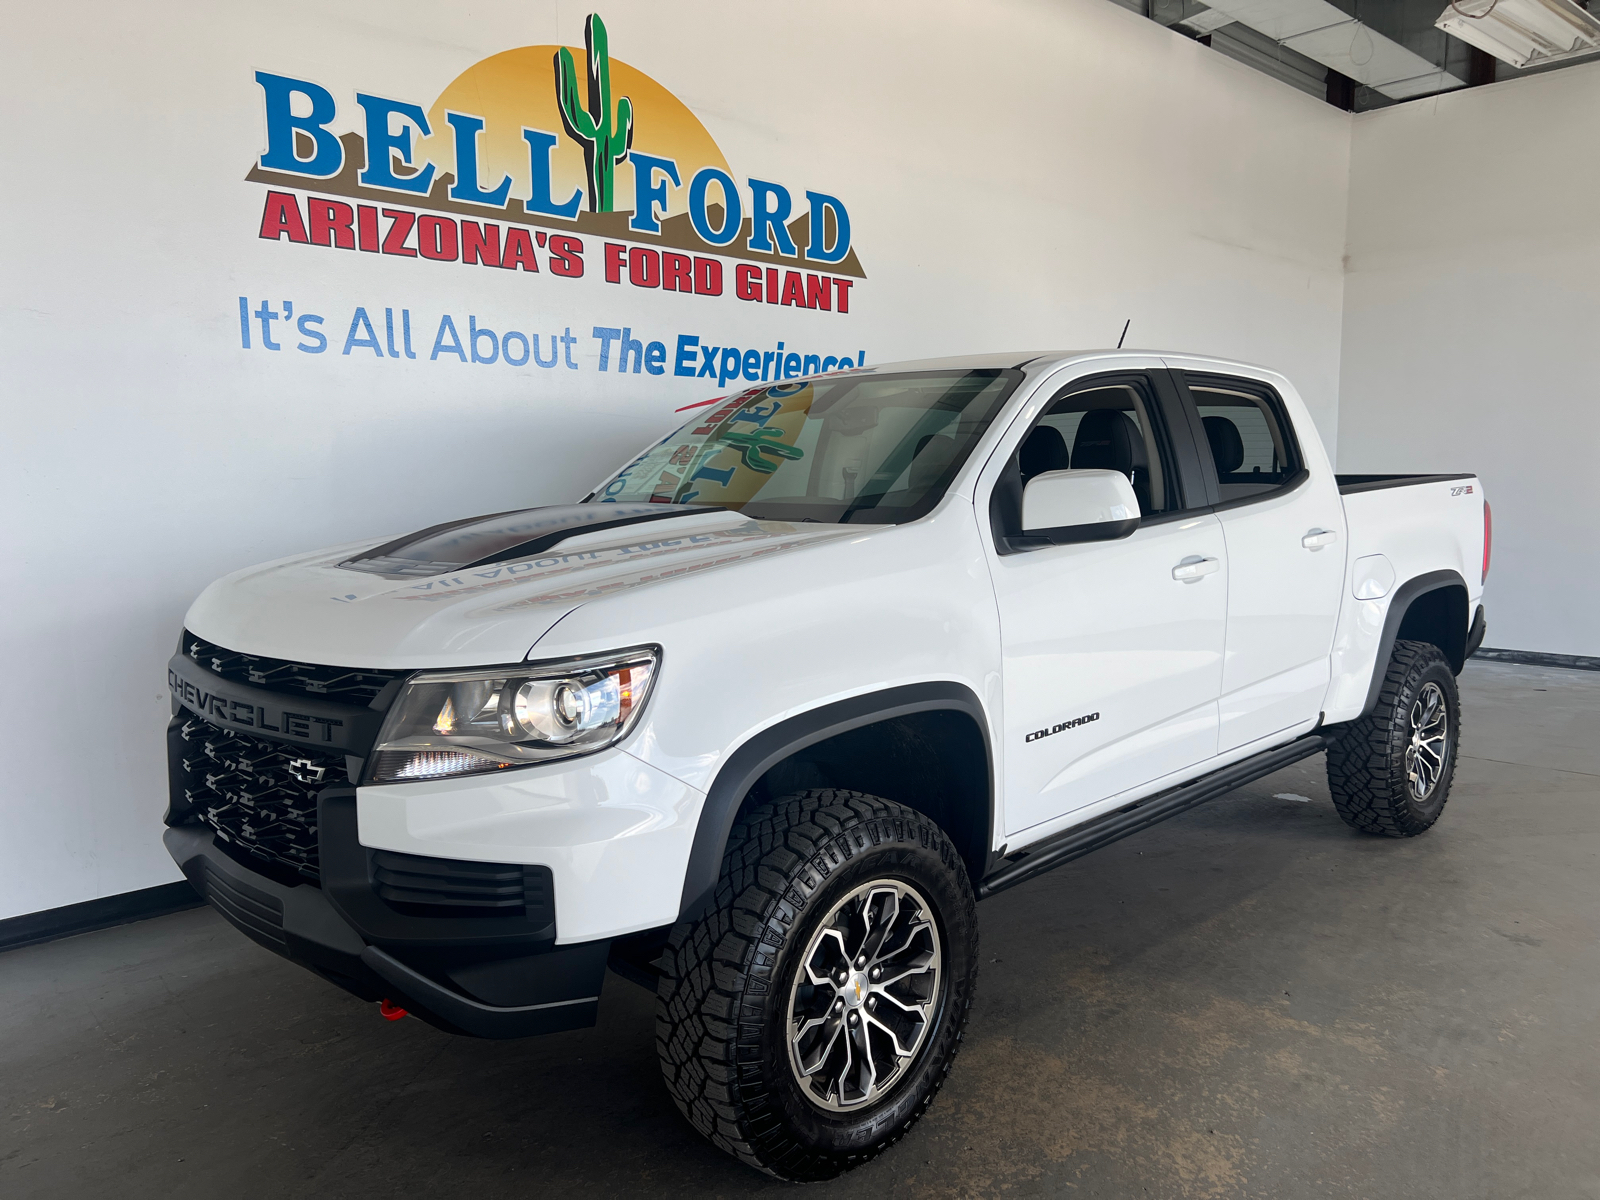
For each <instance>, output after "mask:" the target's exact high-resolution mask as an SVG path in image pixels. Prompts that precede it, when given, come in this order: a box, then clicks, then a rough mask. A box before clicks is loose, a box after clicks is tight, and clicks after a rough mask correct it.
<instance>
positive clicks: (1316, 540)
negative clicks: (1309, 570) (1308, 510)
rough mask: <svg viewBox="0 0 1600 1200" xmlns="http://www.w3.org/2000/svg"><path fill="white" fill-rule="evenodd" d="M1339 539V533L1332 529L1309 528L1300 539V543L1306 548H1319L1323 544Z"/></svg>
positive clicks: (1329, 544)
mask: <svg viewBox="0 0 1600 1200" xmlns="http://www.w3.org/2000/svg"><path fill="white" fill-rule="evenodd" d="M1338 540H1339V535H1338V534H1337V533H1336V532H1334V531H1333V530H1332V529H1311V530H1308V531H1307V532H1306V535H1305V537H1303V538H1301V539H1300V544H1301V545H1302V546H1304V547H1305V548H1306V549H1307V550H1321V549H1322V548H1323V547H1324V546H1331V545H1333V544H1334V543H1335V542H1337V541H1338Z"/></svg>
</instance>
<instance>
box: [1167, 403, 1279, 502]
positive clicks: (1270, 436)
mask: <svg viewBox="0 0 1600 1200" xmlns="http://www.w3.org/2000/svg"><path fill="white" fill-rule="evenodd" d="M1188 383H1189V392H1190V394H1191V395H1192V396H1193V397H1194V403H1195V407H1196V409H1197V410H1198V411H1199V413H1200V423H1201V425H1202V426H1203V428H1204V430H1205V437H1204V439H1203V441H1202V444H1201V452H1202V453H1209V454H1210V457H1211V461H1212V463H1213V464H1214V465H1215V466H1216V471H1217V502H1218V503H1219V504H1227V503H1230V502H1232V501H1237V500H1247V499H1249V498H1251V497H1253V496H1260V495H1265V494H1266V493H1267V492H1270V491H1273V490H1275V489H1276V488H1280V487H1282V486H1283V485H1284V484H1285V483H1287V482H1289V480H1290V479H1291V478H1292V477H1293V476H1295V475H1296V474H1298V473H1299V471H1300V459H1299V453H1298V449H1297V447H1296V446H1295V444H1294V441H1293V438H1292V437H1291V436H1290V435H1289V434H1288V425H1287V422H1286V421H1285V420H1284V417H1283V414H1282V409H1281V405H1280V404H1279V403H1278V400H1277V396H1276V395H1275V394H1273V393H1272V392H1271V390H1270V389H1267V388H1264V387H1261V386H1260V385H1256V384H1252V383H1249V382H1247V381H1244V380H1240V381H1239V383H1238V385H1237V386H1230V385H1229V382H1228V381H1214V380H1210V379H1207V380H1204V381H1202V380H1200V379H1196V378H1194V377H1192V376H1191V377H1190V378H1189V380H1188Z"/></svg>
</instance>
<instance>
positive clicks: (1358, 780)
mask: <svg viewBox="0 0 1600 1200" xmlns="http://www.w3.org/2000/svg"><path fill="white" fill-rule="evenodd" d="M1460 735H1461V699H1460V696H1459V694H1458V692H1457V690H1456V676H1455V672H1454V671H1453V670H1452V669H1451V666H1450V661H1449V660H1448V659H1446V658H1445V656H1444V652H1443V651H1442V650H1440V649H1439V647H1437V646H1435V645H1433V644H1432V643H1431V642H1418V641H1411V640H1404V641H1397V642H1396V643H1395V646H1394V652H1393V654H1392V655H1391V656H1390V658H1389V663H1388V667H1387V668H1386V669H1385V671H1384V676H1383V682H1382V685H1381V686H1380V688H1379V691H1378V701H1377V703H1376V704H1375V705H1374V706H1373V708H1372V711H1371V712H1369V713H1367V715H1366V716H1364V717H1362V718H1360V719H1359V720H1356V721H1352V722H1350V724H1349V725H1347V726H1345V728H1344V730H1343V732H1342V733H1341V734H1340V736H1339V738H1338V740H1337V741H1335V742H1334V744H1333V745H1331V746H1329V747H1328V790H1329V791H1330V792H1331V793H1332V794H1333V804H1334V807H1335V808H1337V809H1338V810H1339V815H1340V816H1341V817H1342V818H1344V821H1345V824H1347V825H1349V826H1351V827H1352V828H1355V829H1359V830H1361V831H1362V832H1363V833H1375V834H1381V835H1383V836H1385V837H1415V836H1416V835H1417V834H1419V833H1424V832H1426V831H1427V830H1428V829H1430V828H1432V826H1433V823H1434V822H1435V821H1437V820H1438V819H1439V814H1440V813H1441V812H1442V811H1443V810H1444V804H1445V801H1446V800H1447V799H1449V797H1450V783H1451V781H1452V779H1453V778H1454V775H1455V767H1456V747H1457V745H1458V743H1459V741H1460Z"/></svg>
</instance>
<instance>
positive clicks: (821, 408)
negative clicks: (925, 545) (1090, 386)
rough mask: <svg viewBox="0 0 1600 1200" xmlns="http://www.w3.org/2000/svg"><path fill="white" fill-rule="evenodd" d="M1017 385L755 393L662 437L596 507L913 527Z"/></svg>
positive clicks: (804, 385) (863, 379) (953, 374)
mask: <svg viewBox="0 0 1600 1200" xmlns="http://www.w3.org/2000/svg"><path fill="white" fill-rule="evenodd" d="M1021 378H1022V373H1021V372H1020V371H1015V370H984V371H917V372H907V373H905V374H896V375H861V376H856V377H854V378H852V377H850V376H841V377H839V378H837V379H817V380H806V381H801V382H797V383H789V384H778V385H775V386H772V387H759V388H752V389H751V390H750V391H747V392H741V393H740V394H739V395H737V396H732V397H729V398H728V399H727V400H724V401H718V402H715V403H714V404H713V405H712V406H709V407H708V408H707V409H706V410H705V411H704V412H703V413H701V414H700V415H699V416H697V417H694V418H692V419H691V420H690V421H688V422H687V423H686V424H684V425H683V426H682V427H681V428H679V429H678V430H676V431H675V432H673V433H671V434H669V435H668V436H667V437H665V438H663V439H662V440H661V441H660V442H659V443H657V444H656V445H655V446H652V447H651V448H650V449H649V450H647V451H645V452H644V453H643V454H641V455H640V456H639V457H638V458H637V459H635V460H634V461H633V462H631V463H629V464H628V465H627V466H626V467H624V468H623V469H622V470H621V471H619V472H617V474H616V475H615V476H613V477H612V478H611V479H610V480H609V481H608V482H607V483H606V484H604V485H603V486H601V487H600V488H599V489H598V490H597V491H596V492H595V493H594V495H593V496H592V497H591V501H592V502H596V503H608V502H627V503H653V504H705V505H717V506H721V507H723V508H730V509H735V510H737V511H739V512H742V513H744V514H745V515H746V516H749V517H756V518H764V519H773V520H787V521H823V522H828V523H841V524H842V523H845V522H856V523H861V524H894V523H898V522H901V521H910V520H915V519H916V518H917V517H920V516H922V515H924V514H925V513H927V512H928V511H929V510H931V509H932V508H933V506H934V505H935V504H937V503H938V502H939V498H940V497H941V496H943V495H944V492H945V489H946V488H947V487H949V486H950V481H951V480H952V479H954V478H955V474H956V471H957V470H959V469H960V467H961V464H962V463H963V462H965V461H966V458H967V455H968V454H970V453H971V452H972V447H973V446H974V445H975V444H976V443H977V440H978V438H979V437H981V436H982V435H983V432H984V430H986V429H987V428H988V427H989V422H990V421H992V420H993V419H994V416H995V414H996V413H997V412H998V411H999V410H1000V406H1001V404H1002V403H1003V402H1004V400H1005V398H1006V397H1007V396H1008V395H1010V394H1011V391H1012V390H1013V389H1014V388H1015V387H1016V386H1017V383H1018V382H1019V381H1020V380H1021Z"/></svg>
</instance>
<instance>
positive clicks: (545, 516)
mask: <svg viewBox="0 0 1600 1200" xmlns="http://www.w3.org/2000/svg"><path fill="white" fill-rule="evenodd" d="M721 511H726V510H725V509H723V508H722V507H721V506H720V505H717V506H713V505H706V504H607V503H598V504H556V505H550V506H548V507H545V508H520V509H514V510H512V511H511V512H502V513H492V514H490V515H489V516H486V517H468V518H466V519H465V520H462V521H448V522H446V523H445V524H443V525H433V526H430V527H429V528H427V529H420V530H418V531H417V532H416V533H408V534H407V535H406V536H405V537H401V538H396V539H395V540H394V541H392V542H385V543H384V544H383V545H381V546H374V547H373V548H372V549H371V550H368V551H367V552H366V553H365V554H358V555H356V556H355V557H354V558H348V559H346V560H345V561H344V562H342V563H340V564H339V565H340V566H341V567H345V568H347V569H349V570H351V571H366V572H368V573H369V574H372V575H392V576H400V577H407V576H428V575H443V574H447V573H449V572H451V571H460V570H465V569H467V568H469V567H482V566H487V565H488V564H490V563H501V562H510V561H512V560H513V559H519V558H535V557H537V556H538V555H540V554H543V553H544V552H545V551H546V550H549V549H551V548H552V547H554V546H556V545H558V544H560V543H561V542H564V541H566V540H567V539H568V538H571V537H577V536H578V535H579V534H580V533H595V532H598V531H599V530H602V529H615V528H618V527H619V526H623V525H638V524H642V523H644V522H646V521H661V520H665V519H666V518H668V517H687V516H692V515H694V514H696V513H708V512H721Z"/></svg>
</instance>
